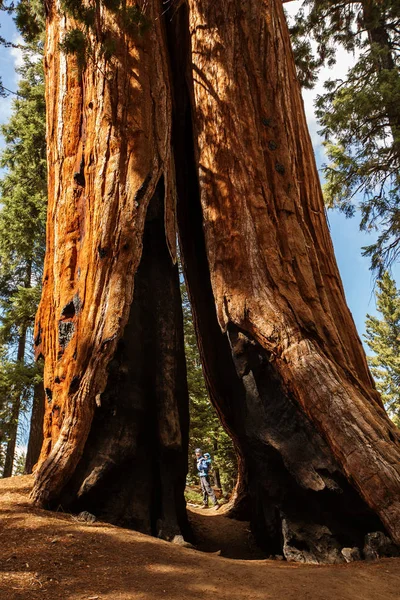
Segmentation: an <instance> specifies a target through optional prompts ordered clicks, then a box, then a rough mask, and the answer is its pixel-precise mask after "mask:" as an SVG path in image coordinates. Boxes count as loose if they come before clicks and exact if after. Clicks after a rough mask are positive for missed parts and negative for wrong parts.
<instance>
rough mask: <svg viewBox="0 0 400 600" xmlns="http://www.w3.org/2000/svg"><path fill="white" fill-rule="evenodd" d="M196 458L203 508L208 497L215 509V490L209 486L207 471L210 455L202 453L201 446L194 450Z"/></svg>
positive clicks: (209, 464)
mask: <svg viewBox="0 0 400 600" xmlns="http://www.w3.org/2000/svg"><path fill="white" fill-rule="evenodd" d="M195 454H196V460H197V470H198V472H199V477H200V486H201V491H202V494H203V508H208V499H209V498H210V499H211V502H212V503H213V504H214V506H215V509H216V510H218V509H219V504H218V500H217V498H216V496H215V492H214V490H213V489H212V487H211V483H210V477H209V471H210V469H211V456H210V455H209V454H208V452H207V453H205V454H204V455H203V452H202V450H201V448H196V450H195Z"/></svg>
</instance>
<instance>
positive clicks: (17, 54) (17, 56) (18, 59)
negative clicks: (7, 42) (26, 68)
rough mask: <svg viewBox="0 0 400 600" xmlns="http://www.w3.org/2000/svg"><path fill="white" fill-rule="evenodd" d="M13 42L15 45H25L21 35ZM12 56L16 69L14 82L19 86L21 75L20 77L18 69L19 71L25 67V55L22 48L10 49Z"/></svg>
mask: <svg viewBox="0 0 400 600" xmlns="http://www.w3.org/2000/svg"><path fill="white" fill-rule="evenodd" d="M12 41H13V44H16V45H23V43H24V40H23V39H22V37H21V36H20V35H16V36H14V37H13V40H12ZM10 55H11V56H12V60H13V63H14V69H15V74H14V81H15V84H16V85H18V82H19V79H20V75H19V73H17V69H19V68H20V67H22V65H23V63H24V55H23V52H22V50H21V48H10Z"/></svg>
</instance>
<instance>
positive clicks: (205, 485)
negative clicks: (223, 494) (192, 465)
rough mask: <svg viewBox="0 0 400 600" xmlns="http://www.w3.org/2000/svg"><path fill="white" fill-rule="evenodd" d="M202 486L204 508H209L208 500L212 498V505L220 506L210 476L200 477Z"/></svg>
mask: <svg viewBox="0 0 400 600" xmlns="http://www.w3.org/2000/svg"><path fill="white" fill-rule="evenodd" d="M200 485H201V491H202V492H203V504H204V506H208V498H211V501H212V503H213V504H214V506H216V505H217V504H218V501H217V499H216V497H215V493H214V490H213V489H212V487H211V484H210V478H209V477H208V476H207V477H200Z"/></svg>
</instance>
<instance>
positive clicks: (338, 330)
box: [189, 0, 400, 542]
mask: <svg viewBox="0 0 400 600" xmlns="http://www.w3.org/2000/svg"><path fill="white" fill-rule="evenodd" d="M189 8H190V31H191V33H192V36H191V60H192V63H193V90H194V101H193V105H194V131H195V139H196V147H197V152H196V163H197V168H198V178H199V183H200V189H201V203H202V213H203V221H204V231H205V242H206V250H207V259H208V265H209V269H210V276H211V283H212V290H213V296H214V300H215V305H216V311H217V317H218V322H219V324H220V326H221V329H222V330H223V331H226V332H227V334H228V337H229V338H230V342H231V345H232V349H233V355H234V358H235V362H236V366H237V369H238V373H240V375H241V378H242V381H244V377H245V376H247V375H248V373H249V370H250V373H252V377H253V381H252V382H251V383H250V382H245V387H246V386H247V390H246V393H247V402H249V393H250V388H251V386H255V387H258V393H259V394H260V386H261V379H260V378H261V377H262V376H264V375H266V374H267V373H268V372H269V371H270V374H269V376H268V379H269V382H271V381H273V377H276V379H277V382H276V384H275V385H274V386H273V387H274V389H275V390H276V389H277V386H278V385H279V386H281V388H282V392H283V393H284V394H285V395H287V396H288V397H290V398H291V399H293V400H294V401H295V403H296V405H297V406H298V407H299V408H300V410H301V411H303V412H304V414H305V415H306V416H307V418H308V419H309V420H310V422H311V424H312V427H313V428H315V430H316V431H317V432H318V433H319V434H322V436H323V438H324V440H325V441H326V442H327V444H328V446H329V448H330V452H331V453H332V456H333V457H334V459H335V461H336V462H337V463H338V465H339V467H340V469H341V470H342V471H343V473H344V474H345V475H346V477H347V478H348V480H349V481H350V482H351V484H352V485H354V486H355V487H356V489H357V490H358V492H359V493H360V494H361V496H362V497H363V499H364V500H365V502H366V503H367V504H368V505H369V506H370V507H371V508H372V509H373V510H374V511H375V512H376V513H377V514H378V515H379V516H380V518H381V519H382V522H383V523H384V525H385V527H386V528H387V530H388V531H389V532H390V533H391V535H392V537H393V539H395V540H396V541H397V542H399V541H400V494H399V492H400V462H399V457H400V454H399V433H398V431H397V429H396V428H395V427H394V426H393V424H392V423H391V422H390V421H389V419H388V417H387V415H386V414H385V412H384V410H383V408H382V404H381V401H380V399H379V396H378V394H377V392H376V390H375V387H374V384H373V381H372V378H371V375H370V373H369V371H368V368H367V364H366V360H365V355H364V352H363V349H362V346H361V343H360V340H359V338H358V335H357V332H356V329H355V326H354V322H353V319H352V317H351V314H350V312H349V310H348V308H347V306H346V302H345V297H344V292H343V287H342V283H341V280H340V276H339V273H338V269H337V266H336V262H335V258H334V253H333V248H332V243H331V240H330V236H329V231H328V227H327V223H326V218H325V212H324V205H323V199H322V194H321V189H320V184H319V180H318V175H317V170H316V166H315V160H314V156H313V152H312V146H311V142H310V138H309V135H308V131H307V127H306V122H305V116H304V109H303V103H302V99H301V95H300V89H299V85H298V83H297V81H296V76H295V69H294V62H293V57H292V52H291V49H290V42H289V36H288V30H287V26H286V23H285V19H284V15H283V9H282V6H281V3H280V2H276V1H274V0H272V1H268V2H267V1H266V0H264V1H262V2H259V1H255V0H254V1H251V0H250V1H249V2H247V3H246V5H244V4H243V3H242V2H240V1H239V0H227V1H226V2H224V3H218V4H217V3H215V2H213V1H212V0H189ZM249 353H250V354H251V353H253V354H258V359H257V360H259V362H260V364H261V362H262V361H264V362H265V361H267V363H266V366H265V367H260V373H259V376H257V375H256V373H255V370H256V368H259V365H257V364H256V368H253V370H252V366H251V364H250V363H249ZM267 365H268V366H267ZM241 369H242V371H241ZM272 391H273V390H270V392H269V397H271V394H272ZM260 395H261V396H262V394H260ZM267 396H268V393H267ZM259 433H260V432H259ZM287 433H289V432H287ZM277 438H278V439H275V440H274V439H272V438H271V436H270V439H268V440H267V439H266V440H265V442H266V443H269V444H272V445H273V446H275V447H276V448H277V449H278V450H279V452H280V453H281V456H282V459H283V461H284V462H285V463H286V465H287V466H288V468H289V470H294V471H295V472H297V476H299V477H300V479H303V480H305V481H306V483H307V486H308V487H310V488H311V489H314V490H315V491H317V490H321V491H322V490H324V489H327V486H328V487H329V484H328V482H327V481H326V480H325V478H324V477H322V476H321V474H320V473H318V469H315V468H313V465H312V461H309V459H307V457H306V456H305V457H304V458H305V461H304V463H303V464H297V465H296V464H295V463H293V456H292V455H291V452H288V454H286V452H285V446H287V445H288V440H287V439H281V440H279V436H277ZM319 445H320V444H319ZM299 450H300V448H299ZM307 463H308V464H307ZM300 472H301V476H300Z"/></svg>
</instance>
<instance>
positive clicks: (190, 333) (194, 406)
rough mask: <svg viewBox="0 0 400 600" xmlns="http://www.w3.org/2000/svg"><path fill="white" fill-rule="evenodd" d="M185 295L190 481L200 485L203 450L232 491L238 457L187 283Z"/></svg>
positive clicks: (219, 480)
mask: <svg viewBox="0 0 400 600" xmlns="http://www.w3.org/2000/svg"><path fill="white" fill-rule="evenodd" d="M181 296H182V308H183V326H184V336H185V355H186V367H187V377H188V389H189V402H190V404H189V410H190V430H189V481H190V482H198V475H197V468H196V462H195V460H194V458H193V457H194V451H195V449H196V448H197V447H200V448H202V449H203V451H204V452H210V454H212V458H213V471H214V481H215V485H216V486H217V487H220V488H223V490H224V491H227V492H229V491H231V490H232V488H233V486H234V485H235V482H236V476H237V461H236V454H235V450H234V448H233V444H232V440H231V438H230V437H229V435H228V434H227V433H226V431H225V430H224V428H223V427H222V425H221V422H220V420H219V418H218V415H217V413H216V411H215V409H214V407H213V406H212V405H211V403H210V399H209V397H208V393H207V388H206V384H205V381H204V376H203V369H202V366H201V361H200V355H199V350H198V347H197V340H196V334H195V330H194V325H193V316H192V311H191V307H190V302H189V298H188V293H187V290H186V286H185V284H184V283H181Z"/></svg>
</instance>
